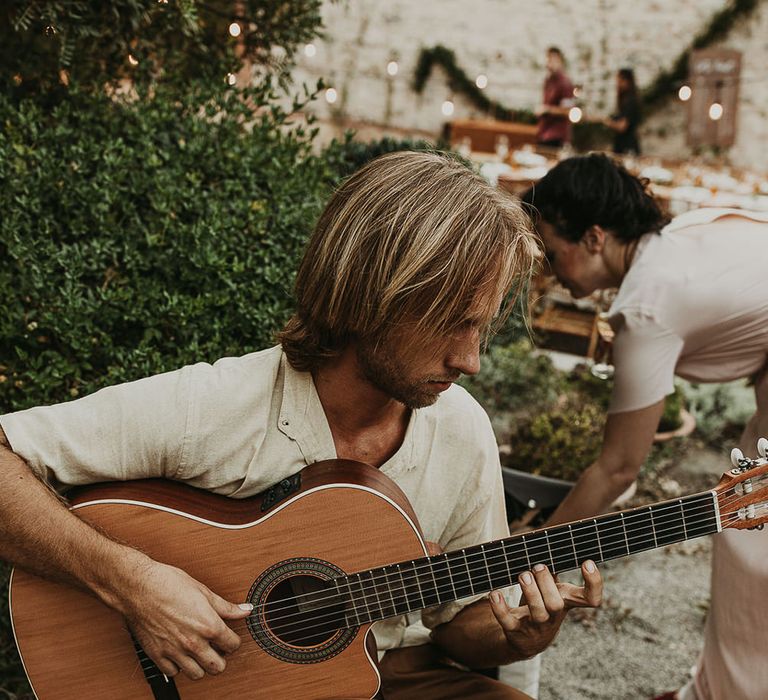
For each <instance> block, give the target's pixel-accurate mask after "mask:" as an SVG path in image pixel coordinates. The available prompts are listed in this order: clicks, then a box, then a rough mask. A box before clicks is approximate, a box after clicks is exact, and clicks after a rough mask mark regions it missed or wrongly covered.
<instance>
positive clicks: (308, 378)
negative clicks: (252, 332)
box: [277, 353, 428, 477]
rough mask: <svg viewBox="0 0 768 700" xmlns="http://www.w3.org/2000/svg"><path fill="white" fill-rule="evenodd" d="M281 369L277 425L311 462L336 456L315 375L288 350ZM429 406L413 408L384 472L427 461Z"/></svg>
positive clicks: (391, 471) (405, 469)
mask: <svg viewBox="0 0 768 700" xmlns="http://www.w3.org/2000/svg"><path fill="white" fill-rule="evenodd" d="M280 370H281V374H282V377H283V397H282V402H281V405H280V414H279V416H278V423H277V429H278V430H279V431H280V432H281V433H283V434H284V435H286V436H287V437H289V438H290V439H291V440H294V441H295V442H296V444H297V445H298V447H299V449H300V450H301V453H302V454H303V455H304V459H305V460H306V462H307V464H312V463H314V462H319V461H321V460H324V459H336V457H337V455H336V447H335V445H334V443H333V435H332V434H331V429H330V427H329V426H328V420H327V419H326V417H325V412H324V411H323V405H322V404H321V403H320V397H319V396H318V394H317V389H316V388H315V383H314V381H313V379H312V375H311V374H310V373H309V372H300V371H298V370H296V369H294V368H293V367H292V366H291V363H290V362H288V358H287V357H286V355H285V353H283V355H282V357H281V360H280ZM425 410H428V409H416V410H414V411H411V418H410V420H409V421H408V427H407V429H406V431H405V437H404V438H403V444H402V445H400V448H399V449H398V450H397V452H396V453H395V454H394V455H392V457H390V458H389V459H388V460H387V461H386V462H385V463H384V464H383V465H382V466H381V471H382V473H384V474H387V475H388V476H390V477H395V476H396V475H397V474H400V473H403V472H406V471H409V470H411V469H413V468H414V467H415V466H416V465H417V464H418V463H419V462H423V461H424V459H423V455H422V454H421V452H423V451H424V450H425V449H426V444H425V443H426V441H425V440H424V437H423V433H424V432H425V428H426V426H425V421H426V416H425V415H424V411H425Z"/></svg>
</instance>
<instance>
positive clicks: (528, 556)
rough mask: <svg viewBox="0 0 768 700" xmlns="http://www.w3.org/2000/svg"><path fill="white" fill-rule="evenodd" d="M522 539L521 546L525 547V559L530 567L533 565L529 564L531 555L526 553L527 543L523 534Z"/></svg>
mask: <svg viewBox="0 0 768 700" xmlns="http://www.w3.org/2000/svg"><path fill="white" fill-rule="evenodd" d="M522 541H523V548H524V549H525V560H526V561H527V562H528V568H529V569H532V568H533V567H532V566H531V557H530V555H529V554H528V544H527V543H526V541H525V535H523V536H522Z"/></svg>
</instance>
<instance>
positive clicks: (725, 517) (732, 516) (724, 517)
mask: <svg viewBox="0 0 768 700" xmlns="http://www.w3.org/2000/svg"><path fill="white" fill-rule="evenodd" d="M739 498H740V497H739ZM697 508H698V506H697ZM740 520H741V518H739V516H738V513H735V512H731V513H725V514H721V524H722V526H723V528H725V527H728V526H729V525H730V524H731V523H734V522H737V521H740ZM688 532H690V533H694V534H691V535H690V536H689V537H688V539H694V538H695V537H697V536H700V535H701V534H708V532H709V531H708V526H707V525H706V524H705V525H703V526H699V527H697V526H694V527H692V528H690V529H689V530H688ZM696 533H698V534H696ZM633 539H637V538H633ZM652 541H653V542H654V545H653V546H650V547H648V548H646V549H643V550H635V552H632V553H633V554H635V553H639V552H641V551H648V550H649V549H655V548H656V544H655V539H654V538H646V542H647V543H648V544H649V545H650V543H651V542H652ZM670 544H672V543H670ZM540 549H541V551H542V552H543V551H544V548H540ZM625 549H626V548H624V547H622V551H624V550H625ZM459 551H460V550H459ZM623 556H627V555H626V554H621V555H619V556H618V557H616V558H622V557H623ZM502 558H503V557H502ZM608 559H610V557H609V558H608ZM608 559H603V561H607V560H608ZM442 578H443V579H445V578H446V577H442ZM448 578H450V576H449V577H448ZM450 585H451V588H452V582H451V583H450ZM448 590H450V588H447V587H446V591H448ZM483 592H485V591H483ZM471 595H472V594H469V595H466V596H462V597H464V598H468V597H471ZM332 597H334V598H335V597H337V596H336V594H334V595H333V596H332ZM400 599H401V600H405V601H406V604H409V603H408V597H407V595H406V596H402V597H400ZM459 600H460V599H459ZM425 607H427V606H425ZM351 609H352V610H355V612H356V614H357V610H362V609H363V608H362V607H359V606H358V607H355V606H352V608H351ZM417 609H418V608H417ZM347 610H348V609H346V608H345V609H344V611H345V612H347ZM415 610H416V609H415ZM415 610H414V611H415ZM366 612H368V614H370V612H369V611H368V610H367V606H366ZM335 614H336V613H332V614H331V615H328V614H325V615H321V616H317V615H313V616H305V617H302V618H301V620H300V621H299V622H300V624H301V630H302V631H303V632H307V631H309V630H312V629H318V628H322V627H324V626H325V624H326V623H320V624H314V625H310V626H307V625H306V624H304V623H305V622H308V621H313V622H314V621H317V620H320V619H323V618H328V617H331V616H333V615H335ZM402 614H404V613H395V614H393V615H392V616H390V617H396V616H399V615H402ZM287 617H290V615H288V616H283V619H285V618H287ZM344 617H345V620H346V619H347V618H346V614H345V615H344ZM384 619H387V618H384ZM375 621H376V620H366V621H364V622H360V623H359V624H355V625H343V626H339V627H334V628H333V630H330V631H329V638H330V637H331V636H333V633H336V632H337V631H338V630H341V629H354V628H356V627H360V626H362V625H363V624H368V623H369V622H375ZM234 622H235V623H241V624H247V621H246V620H245V619H243V620H236V621H234ZM238 634H239V633H238ZM239 636H240V637H241V638H243V639H251V640H252V639H253V637H252V635H251V634H250V632H247V633H246V634H239ZM264 647H266V648H269V649H272V650H275V649H281V648H282V647H281V645H280V644H277V643H271V644H269V645H264ZM263 651H264V648H263V647H262V646H256V647H253V648H247V649H242V648H241V649H240V650H239V651H238V652H235V653H237V654H238V655H239V656H245V655H250V654H254V653H262V652H263ZM144 654H145V657H146V652H144ZM146 658H147V659H149V657H146ZM149 660H150V661H151V659H149ZM158 670H159V669H158ZM159 675H164V674H159ZM159 675H157V674H156V675H149V676H147V678H148V679H150V678H157V677H159Z"/></svg>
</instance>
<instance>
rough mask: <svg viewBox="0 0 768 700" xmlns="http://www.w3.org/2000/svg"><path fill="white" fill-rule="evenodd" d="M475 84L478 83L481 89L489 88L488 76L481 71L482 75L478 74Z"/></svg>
mask: <svg viewBox="0 0 768 700" xmlns="http://www.w3.org/2000/svg"><path fill="white" fill-rule="evenodd" d="M475 85H477V87H479V88H480V89H481V90H484V89H485V88H487V87H488V76H487V75H483V74H482V73H480V75H478V76H477V78H475Z"/></svg>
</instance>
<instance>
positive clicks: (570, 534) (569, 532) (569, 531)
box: [568, 524, 579, 566]
mask: <svg viewBox="0 0 768 700" xmlns="http://www.w3.org/2000/svg"><path fill="white" fill-rule="evenodd" d="M568 535H569V536H570V538H571V547H572V548H573V561H575V562H576V566H578V565H579V555H578V554H577V553H576V541H575V540H574V539H573V529H572V528H571V526H570V524H569V525H568Z"/></svg>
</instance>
